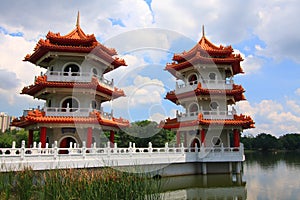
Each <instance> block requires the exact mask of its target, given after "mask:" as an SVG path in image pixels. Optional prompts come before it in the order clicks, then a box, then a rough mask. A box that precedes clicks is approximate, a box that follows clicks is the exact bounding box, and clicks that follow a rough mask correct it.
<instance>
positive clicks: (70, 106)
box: [61, 97, 79, 112]
mask: <svg viewBox="0 0 300 200" xmlns="http://www.w3.org/2000/svg"><path fill="white" fill-rule="evenodd" d="M61 108H62V111H63V112H75V111H76V110H78V108H79V102H78V100H77V99H75V98H73V97H69V98H66V99H64V100H63V101H62V103H61Z"/></svg>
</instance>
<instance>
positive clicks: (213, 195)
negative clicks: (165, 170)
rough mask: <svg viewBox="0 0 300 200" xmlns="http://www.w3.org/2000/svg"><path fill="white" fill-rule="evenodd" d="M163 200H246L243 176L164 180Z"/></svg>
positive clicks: (190, 177) (184, 177) (199, 176)
mask: <svg viewBox="0 0 300 200" xmlns="http://www.w3.org/2000/svg"><path fill="white" fill-rule="evenodd" d="M162 188H163V191H164V193H163V199H170V200H171V199H172V200H173V199H246V194H247V193H246V188H245V182H244V181H243V180H242V175H230V174H222V175H195V176H178V177H171V178H164V179H162Z"/></svg>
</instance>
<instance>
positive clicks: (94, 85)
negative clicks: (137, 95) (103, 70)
mask: <svg viewBox="0 0 300 200" xmlns="http://www.w3.org/2000/svg"><path fill="white" fill-rule="evenodd" d="M44 88H78V89H93V90H97V91H99V92H102V93H104V94H106V95H108V96H111V97H113V98H118V97H121V96H125V93H124V91H123V90H121V89H118V88H116V87H115V88H114V90H111V89H109V88H107V87H104V86H102V85H101V84H100V83H99V82H98V80H97V79H96V78H92V81H91V82H89V83H83V82H58V81H53V82H52V81H51V82H48V81H47V76H46V75H44V76H39V77H37V79H36V81H35V84H34V85H30V86H27V87H24V88H23V90H22V92H21V94H28V95H30V96H34V95H35V94H36V93H38V92H39V91H41V90H42V89H44Z"/></svg>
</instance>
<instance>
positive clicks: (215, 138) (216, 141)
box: [211, 136, 222, 146]
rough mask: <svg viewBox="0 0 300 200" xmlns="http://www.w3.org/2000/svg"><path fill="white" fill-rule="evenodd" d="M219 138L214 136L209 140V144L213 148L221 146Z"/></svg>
mask: <svg viewBox="0 0 300 200" xmlns="http://www.w3.org/2000/svg"><path fill="white" fill-rule="evenodd" d="M221 142H222V141H221V138H220V137H217V136H214V137H213V138H212V139H211V143H212V145H213V146H221Z"/></svg>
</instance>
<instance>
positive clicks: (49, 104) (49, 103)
mask: <svg viewBox="0 0 300 200" xmlns="http://www.w3.org/2000/svg"><path fill="white" fill-rule="evenodd" d="M51 104H52V102H51V99H49V100H48V107H51V106H52V105H51Z"/></svg>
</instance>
